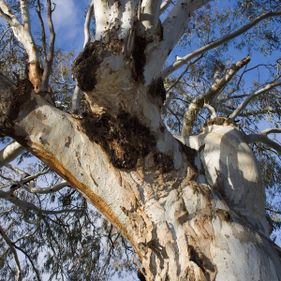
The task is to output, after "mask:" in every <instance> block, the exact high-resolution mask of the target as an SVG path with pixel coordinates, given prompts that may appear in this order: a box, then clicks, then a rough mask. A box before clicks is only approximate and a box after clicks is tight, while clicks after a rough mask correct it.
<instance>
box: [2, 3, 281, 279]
mask: <svg viewBox="0 0 281 281" xmlns="http://www.w3.org/2000/svg"><path fill="white" fill-rule="evenodd" d="M97 2H99V1H97ZM101 2H102V1H101ZM117 2H118V1H116V3H117ZM131 2H132V3H134V1H131ZM191 2H192V1H191ZM201 2H204V1H201ZM114 5H115V4H114ZM116 5H117V4H116ZM132 5H133V4H132ZM133 8H134V7H132V9H133ZM116 9H117V6H116ZM95 12H96V13H97V11H95ZM99 13H100V14H98V15H96V17H98V16H100V22H103V21H102V17H103V14H102V11H101V10H99ZM126 13H128V14H130V9H129V8H128V9H127V10H126ZM170 20H172V19H170ZM124 22H125V21H124ZM107 24H110V23H107ZM112 24H113V23H111V25H110V28H111V30H113V31H109V30H107V29H106V27H102V26H97V32H98V34H102V35H101V36H100V38H97V41H95V42H94V43H89V44H88V45H87V46H86V47H85V50H84V51H83V53H81V54H80V55H79V57H78V58H77V59H76V62H75V63H74V67H73V72H74V76H75V79H76V80H77V82H78V86H79V88H80V89H81V90H82V91H83V92H84V93H85V94H86V99H87V102H88V104H89V110H88V114H87V116H85V117H81V118H75V117H73V116H71V115H70V114H67V113H65V112H62V111H60V110H59V109H57V108H55V107H54V106H53V105H52V104H51V103H49V102H47V101H46V98H45V97H44V96H43V94H41V95H38V94H34V91H32V85H30V83H29V82H28V81H22V82H21V83H20V84H19V85H18V86H15V85H13V84H12V83H11V82H10V81H9V80H7V79H6V78H4V77H3V76H1V77H0V78H1V79H0V97H1V100H0V127H1V133H2V134H5V135H9V136H11V137H13V138H14V139H15V140H16V141H18V142H19V143H20V144H22V145H23V146H24V147H26V148H27V149H28V150H29V151H31V152H32V153H33V154H34V155H36V156H38V157H39V158H40V159H41V160H42V161H44V162H45V163H46V164H47V165H49V166H50V167H51V168H52V169H53V170H54V171H56V172H57V173H58V174H60V175H61V176H62V177H64V178H65V179H66V180H67V181H68V182H69V183H70V184H71V185H73V186H74V187H76V188H77V189H78V190H79V191H80V192H81V193H82V194H84V196H85V197H87V198H88V200H89V201H90V202H91V203H92V204H93V205H94V206H95V207H96V208H97V209H99V210H100V212H101V213H102V214H104V215H105V216H106V217H107V218H108V220H109V221H110V222H111V223H113V224H114V225H115V226H116V227H117V228H119V229H120V231H121V232H122V234H123V235H124V236H125V237H126V238H127V239H128V240H129V241H130V243H131V244H132V246H133V247H134V249H135V251H136V253H137V254H138V256H139V258H140V262H141V264H142V267H143V269H142V271H143V274H144V275H145V277H146V280H151V281H157V280H163V281H166V280H197V281H202V280H208V281H209V280H216V281H225V280H228V281H232V280H233V281H234V280H236V281H238V280H239V281H242V280H245V281H246V280H255V281H256V280H272V281H274V280H281V270H280V257H279V256H278V253H277V251H276V250H275V249H274V246H273V244H272V243H271V242H270V240H269V238H268V233H269V230H268V226H267V223H266V219H265V210H264V190H263V188H262V184H261V181H260V178H259V172H258V169H257V166H256V161H255V159H254V156H253V154H252V152H251V150H250V148H249V147H248V146H247V144H246V143H245V142H244V141H243V135H242V134H241V133H240V132H239V130H238V129H237V128H235V127H233V126H232V125H231V124H228V123H227V121H226V120H223V122H221V120H220V119H217V120H214V121H213V122H211V123H209V124H208V125H207V127H206V128H205V129H204V131H203V132H202V133H201V134H200V135H198V136H194V137H193V142H192V143H193V144H192V145H191V144H190V146H191V147H193V148H195V149H192V148H189V147H187V146H183V145H182V144H180V143H179V142H178V141H176V140H175V139H174V138H173V137H172V136H171V135H170V134H169V132H168V131H167V130H166V129H165V128H164V126H163V125H162V123H161V106H162V104H163V99H164V97H165V90H164V86H163V81H162V79H161V77H159V75H158V76H157V75H156V74H155V73H156V69H157V65H158V69H159V68H161V66H162V62H161V61H160V62H159V61H155V62H154V63H152V61H151V60H150V61H146V59H147V57H146V52H145V50H147V49H150V50H151V49H153V48H154V45H153V44H155V42H156V43H157V40H161V34H158V35H157V36H158V37H157V36H156V37H154V38H146V37H145V36H144V35H143V34H142V30H141V29H140V30H139V33H138V34H137V35H135V34H133V32H127V33H126V32H125V31H126V30H131V29H130V28H127V29H126V28H125V27H124V28H123V29H120V30H121V31H122V32H120V33H119V32H116V30H114V28H113V27H114V24H113V25H112ZM126 24H128V25H129V27H130V26H131V25H132V24H133V22H126ZM147 24H148V23H147ZM154 28H155V26H154ZM132 34H133V35H132ZM154 35H155V33H154ZM174 36H175V35H174ZM132 38H133V43H132V44H131V43H130V41H131V40H132ZM166 51H167V50H166ZM167 52H168V51H167ZM152 53H153V52H152ZM160 57H161V55H160Z"/></svg>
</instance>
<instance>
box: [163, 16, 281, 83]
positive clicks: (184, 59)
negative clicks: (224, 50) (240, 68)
mask: <svg viewBox="0 0 281 281" xmlns="http://www.w3.org/2000/svg"><path fill="white" fill-rule="evenodd" d="M280 15H281V11H277V12H267V13H265V14H262V15H261V16H259V17H257V18H255V19H254V20H252V21H251V22H249V23H248V24H246V25H244V26H243V27H241V28H239V29H238V30H236V31H234V32H233V33H230V34H228V35H226V36H224V37H222V38H220V39H218V40H215V41H213V42H211V43H209V44H207V45H205V46H203V47H201V48H199V49H197V50H195V51H193V52H192V53H189V54H187V55H186V56H184V57H177V60H176V61H174V62H173V64H172V65H171V66H169V67H167V68H166V69H165V70H164V71H163V73H162V76H163V77H166V76H168V75H169V74H171V73H172V72H174V71H175V70H177V69H178V68H180V67H181V66H182V65H184V64H185V63H187V62H188V61H190V60H191V59H193V58H194V57H196V56H198V55H200V54H202V53H205V52H207V51H208V50H211V49H213V48H216V47H218V46H220V45H222V44H225V43H226V42H228V41H230V40H232V39H234V38H236V37H238V36H239V35H241V34H243V33H245V32H246V31H248V30H249V29H251V28H252V27H254V26H255V25H257V24H258V23H259V22H261V21H263V20H265V19H267V18H271V17H276V16H280Z"/></svg>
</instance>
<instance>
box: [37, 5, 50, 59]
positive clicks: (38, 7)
mask: <svg viewBox="0 0 281 281" xmlns="http://www.w3.org/2000/svg"><path fill="white" fill-rule="evenodd" d="M36 13H37V15H38V18H39V22H40V26H41V41H42V49H43V55H44V63H45V62H46V60H47V45H46V31H45V26H44V21H43V18H42V13H41V2H40V0H37V8H36Z"/></svg>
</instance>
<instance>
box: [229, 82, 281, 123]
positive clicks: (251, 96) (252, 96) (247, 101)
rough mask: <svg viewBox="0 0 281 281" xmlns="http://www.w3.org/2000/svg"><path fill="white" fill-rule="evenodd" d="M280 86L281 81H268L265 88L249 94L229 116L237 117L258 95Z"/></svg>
mask: <svg viewBox="0 0 281 281" xmlns="http://www.w3.org/2000/svg"><path fill="white" fill-rule="evenodd" d="M278 86H281V81H275V82H271V83H268V84H267V85H266V86H264V87H263V88H261V89H259V90H257V91H256V92H254V93H253V94H251V95H249V96H248V97H247V98H246V99H245V100H244V101H243V102H242V103H241V104H240V105H239V106H238V107H237V108H236V109H235V110H234V111H233V112H232V113H231V114H230V115H229V118H231V119H235V118H236V117H237V115H238V114H239V113H240V112H241V111H242V110H244V109H245V108H246V106H247V105H248V104H249V103H250V102H251V101H252V100H253V99H255V98H256V97H258V96H260V95H261V94H264V93H266V92H268V91H269V90H271V89H273V88H276V87H278Z"/></svg>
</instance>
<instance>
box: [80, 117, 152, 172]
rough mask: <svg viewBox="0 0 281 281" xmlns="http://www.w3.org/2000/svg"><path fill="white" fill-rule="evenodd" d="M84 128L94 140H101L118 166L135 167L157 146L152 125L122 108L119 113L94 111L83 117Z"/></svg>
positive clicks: (112, 160) (123, 167)
mask: <svg viewBox="0 0 281 281" xmlns="http://www.w3.org/2000/svg"><path fill="white" fill-rule="evenodd" d="M81 125H82V128H83V129H84V130H85V132H86V134H87V135H88V137H89V138H90V139H92V140H93V141H94V142H96V143H98V144H100V145H101V146H102V148H103V149H104V150H105V151H106V152H107V154H108V156H109V157H110V160H111V163H112V164H113V165H114V166H115V167H116V168H119V169H133V168H135V167H136V164H137V161H138V159H140V158H143V157H145V156H146V155H147V154H148V153H149V152H150V151H152V150H153V148H154V147H155V139H154V137H153V136H152V135H151V133H150V131H149V129H148V128H147V127H145V126H144V125H142V124H141V123H140V122H139V121H138V119H137V118H136V117H133V116H131V115H130V114H129V113H126V112H121V113H119V114H118V115H117V117H112V116H110V115H109V114H107V113H104V114H102V115H97V114H91V115H89V116H87V117H85V118H84V119H83V120H81Z"/></svg>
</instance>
